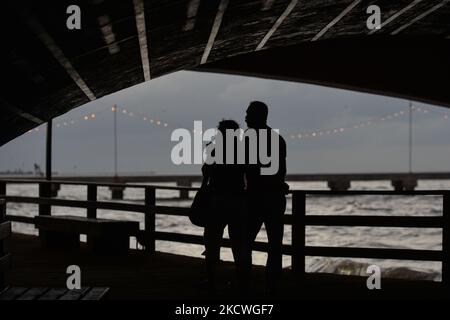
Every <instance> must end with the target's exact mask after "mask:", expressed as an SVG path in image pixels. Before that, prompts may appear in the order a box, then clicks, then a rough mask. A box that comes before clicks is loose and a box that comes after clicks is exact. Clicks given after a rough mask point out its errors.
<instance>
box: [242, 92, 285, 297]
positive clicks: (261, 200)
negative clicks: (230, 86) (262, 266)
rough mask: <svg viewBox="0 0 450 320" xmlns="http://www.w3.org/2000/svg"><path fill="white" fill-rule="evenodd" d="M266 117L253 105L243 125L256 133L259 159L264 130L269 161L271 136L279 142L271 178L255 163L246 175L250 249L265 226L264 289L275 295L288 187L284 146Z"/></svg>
mask: <svg viewBox="0 0 450 320" xmlns="http://www.w3.org/2000/svg"><path fill="white" fill-rule="evenodd" d="M267 115H268V107H267V105H266V104H265V103H264V102H260V101H253V102H251V103H250V105H249V106H248V108H247V114H246V117H245V122H246V123H247V126H248V128H250V129H254V130H256V132H257V141H258V143H257V148H256V149H257V150H258V155H259V146H260V141H259V140H260V135H259V132H260V131H261V130H267V135H266V137H267V150H268V151H267V152H268V154H270V158H271V159H273V157H274V156H277V155H276V154H275V155H274V154H271V153H272V151H271V149H273V148H271V139H270V133H272V134H275V135H276V137H277V138H278V139H279V144H278V145H279V149H278V163H279V165H278V171H277V172H276V173H275V174H273V175H264V174H261V168H262V167H269V166H270V163H269V164H265V165H262V164H261V163H260V162H259V161H258V163H257V164H256V165H252V164H248V165H247V170H246V174H245V175H246V182H247V192H248V201H249V204H248V205H249V236H250V239H249V240H250V243H251V245H253V243H254V242H255V239H256V236H257V235H258V233H259V230H260V229H261V226H262V224H263V223H264V225H265V228H266V232H267V238H268V245H269V250H268V257H267V263H266V289H267V291H268V293H269V294H276V291H277V287H278V286H279V283H280V280H281V274H282V246H283V245H282V243H283V230H284V223H283V215H284V211H285V210H286V193H287V191H288V189H289V187H288V185H287V184H286V183H285V177H286V142H285V140H284V139H283V137H281V135H279V134H277V133H276V132H275V131H273V130H272V128H270V127H269V126H268V125H267ZM250 149H251V148H250ZM247 150H249V148H248V149H247ZM275 152H276V151H275ZM247 156H248V154H247ZM258 159H259V158H258ZM247 161H248V158H247ZM250 261H251V260H250Z"/></svg>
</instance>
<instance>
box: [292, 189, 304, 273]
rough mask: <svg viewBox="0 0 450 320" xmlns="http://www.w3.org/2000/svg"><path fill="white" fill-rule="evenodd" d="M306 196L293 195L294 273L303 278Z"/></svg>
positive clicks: (299, 192) (301, 193) (297, 192)
mask: <svg viewBox="0 0 450 320" xmlns="http://www.w3.org/2000/svg"><path fill="white" fill-rule="evenodd" d="M305 214H306V194H305V193H304V192H301V191H294V192H293V193H292V271H293V272H294V273H295V274H296V275H299V276H301V277H303V275H304V273H305Z"/></svg>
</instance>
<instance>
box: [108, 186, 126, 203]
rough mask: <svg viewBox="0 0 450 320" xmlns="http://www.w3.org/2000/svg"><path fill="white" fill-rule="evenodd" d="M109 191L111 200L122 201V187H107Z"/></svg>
mask: <svg viewBox="0 0 450 320" xmlns="http://www.w3.org/2000/svg"><path fill="white" fill-rule="evenodd" d="M109 190H111V199H112V200H123V191H124V190H125V188H124V187H109Z"/></svg>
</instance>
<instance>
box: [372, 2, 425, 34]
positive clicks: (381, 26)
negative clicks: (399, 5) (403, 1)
mask: <svg viewBox="0 0 450 320" xmlns="http://www.w3.org/2000/svg"><path fill="white" fill-rule="evenodd" d="M422 1H423V0H414V1H413V2H411V3H410V4H408V5H407V6H406V7H404V8H403V9H401V10H399V11H397V12H396V13H394V14H393V15H392V16H390V17H389V18H387V19H386V20H384V21H383V22H382V23H381V25H380V29H373V30H371V31H369V33H368V34H373V33H375V32H377V31H378V30H381V29H383V27H384V26H386V25H388V24H389V23H391V22H392V21H394V20H395V19H397V18H398V17H400V16H401V15H402V14H404V13H405V12H406V11H409V10H411V9H412V8H413V7H414V6H415V5H417V4H418V3H419V2H422Z"/></svg>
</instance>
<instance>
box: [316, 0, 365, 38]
mask: <svg viewBox="0 0 450 320" xmlns="http://www.w3.org/2000/svg"><path fill="white" fill-rule="evenodd" d="M360 2H361V0H355V1H353V2H352V3H351V4H350V5H349V6H348V7H347V8H345V9H344V11H342V12H341V13H340V14H339V15H338V16H337V17H336V18H334V19H333V20H332V21H331V22H330V23H329V24H327V25H326V26H325V28H323V29H322V30H320V32H319V33H318V34H316V35H315V36H314V38H312V39H311V41H317V40H319V38H320V37H322V36H323V35H324V34H325V33H326V32H327V31H328V30H329V29H330V28H332V27H333V26H334V25H335V24H336V23H338V22H339V21H340V20H341V19H342V18H343V17H344V16H345V15H346V14H347V13H349V12H350V11H351V10H352V9H353V8H354V7H356V6H357V5H358V4H359V3H360Z"/></svg>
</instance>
